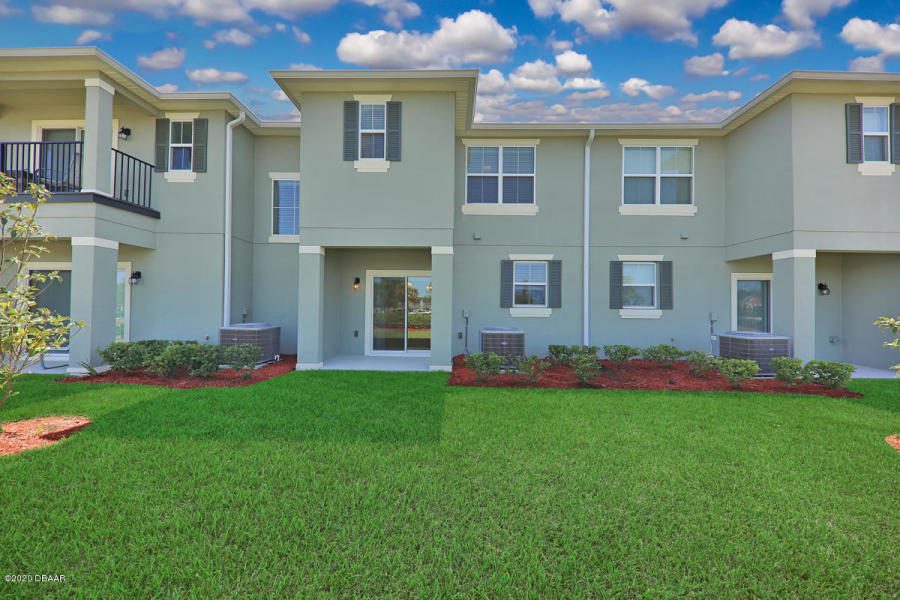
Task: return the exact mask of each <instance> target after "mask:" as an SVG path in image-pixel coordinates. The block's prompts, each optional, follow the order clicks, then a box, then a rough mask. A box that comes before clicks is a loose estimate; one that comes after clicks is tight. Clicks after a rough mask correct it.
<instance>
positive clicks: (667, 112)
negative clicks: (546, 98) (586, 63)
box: [476, 94, 734, 123]
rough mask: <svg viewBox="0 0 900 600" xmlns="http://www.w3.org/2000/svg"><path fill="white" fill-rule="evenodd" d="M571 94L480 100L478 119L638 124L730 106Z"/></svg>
mask: <svg viewBox="0 0 900 600" xmlns="http://www.w3.org/2000/svg"><path fill="white" fill-rule="evenodd" d="M574 96H575V94H571V95H570V96H569V97H568V98H566V99H565V100H564V102H563V103H559V102H557V103H553V104H547V103H545V102H542V101H540V100H527V101H523V102H514V101H511V100H510V99H508V98H507V99H504V100H503V101H502V102H489V103H479V104H478V105H477V107H476V121H479V122H502V121H512V122H541V123H546V122H551V123H552V122H562V123H597V122H604V123H637V122H704V123H706V122H716V123H717V122H719V121H721V120H722V119H724V118H725V117H727V116H728V115H729V114H731V113H732V112H733V111H734V109H733V108H728V109H724V108H719V107H710V108H692V107H687V108H685V107H679V106H674V105H661V104H659V103H658V102H643V103H638V104H631V103H627V102H619V103H613V104H593V105H587V104H584V103H583V102H582V101H581V100H579V99H578V98H573V97H574Z"/></svg>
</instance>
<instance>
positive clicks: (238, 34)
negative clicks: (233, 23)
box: [203, 27, 256, 49]
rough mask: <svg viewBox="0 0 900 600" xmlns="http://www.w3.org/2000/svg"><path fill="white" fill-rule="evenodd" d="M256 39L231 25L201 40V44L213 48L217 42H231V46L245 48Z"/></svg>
mask: <svg viewBox="0 0 900 600" xmlns="http://www.w3.org/2000/svg"><path fill="white" fill-rule="evenodd" d="M255 41H256V38H255V37H253V36H252V35H250V34H249V33H247V32H246V31H244V30H243V29H238V28H237V27H232V28H231V29H222V30H220V31H217V32H216V33H215V34H213V37H212V39H211V40H206V41H205V42H203V45H204V46H206V47H207V48H209V49H212V48H215V47H216V46H217V45H219V44H231V45H233V46H240V47H241V48H246V47H248V46H252V45H253V42H255Z"/></svg>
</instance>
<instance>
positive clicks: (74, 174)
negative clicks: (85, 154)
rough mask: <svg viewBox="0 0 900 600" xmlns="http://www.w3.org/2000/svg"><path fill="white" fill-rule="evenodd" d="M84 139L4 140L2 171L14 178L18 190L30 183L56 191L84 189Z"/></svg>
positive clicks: (0, 146) (0, 158) (0, 156)
mask: <svg viewBox="0 0 900 600" xmlns="http://www.w3.org/2000/svg"><path fill="white" fill-rule="evenodd" d="M83 150H84V142H0V171H2V172H4V173H6V175H7V176H9V177H12V178H13V179H14V180H15V183H16V191H18V192H20V193H25V192H26V191H28V184H29V183H37V184H40V185H43V186H44V187H45V188H47V191H49V192H51V193H55V192H80V191H81V166H82V161H81V154H82V151H83Z"/></svg>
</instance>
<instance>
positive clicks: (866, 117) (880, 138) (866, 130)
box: [863, 106, 891, 162]
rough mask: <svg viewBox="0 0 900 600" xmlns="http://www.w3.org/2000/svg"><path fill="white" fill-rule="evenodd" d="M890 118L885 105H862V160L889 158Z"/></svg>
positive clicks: (884, 159) (883, 159) (884, 160)
mask: <svg viewBox="0 0 900 600" xmlns="http://www.w3.org/2000/svg"><path fill="white" fill-rule="evenodd" d="M890 139H891V133H890V118H889V116H888V107H887V106H864V107H863V161H865V162H887V161H888V160H890V149H889V148H890Z"/></svg>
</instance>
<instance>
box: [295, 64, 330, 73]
mask: <svg viewBox="0 0 900 600" xmlns="http://www.w3.org/2000/svg"><path fill="white" fill-rule="evenodd" d="M291 68H292V69H295V70H297V71H321V70H322V69H321V68H319V67H317V66H316V65H311V64H309V63H294V64H292V65H291Z"/></svg>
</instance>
